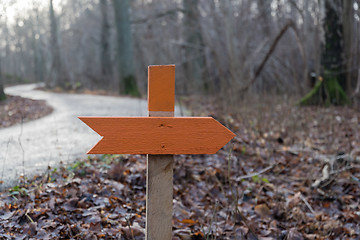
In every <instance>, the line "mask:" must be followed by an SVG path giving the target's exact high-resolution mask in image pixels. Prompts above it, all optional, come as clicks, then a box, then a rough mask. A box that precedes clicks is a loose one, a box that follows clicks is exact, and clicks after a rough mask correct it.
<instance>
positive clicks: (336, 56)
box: [299, 1, 348, 105]
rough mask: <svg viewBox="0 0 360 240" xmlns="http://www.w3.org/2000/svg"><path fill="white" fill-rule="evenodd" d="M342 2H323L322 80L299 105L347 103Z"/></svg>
mask: <svg viewBox="0 0 360 240" xmlns="http://www.w3.org/2000/svg"><path fill="white" fill-rule="evenodd" d="M341 9H342V1H332V2H331V3H330V2H329V1H325V19H324V31H325V44H324V47H323V51H322V72H323V74H322V76H323V78H322V79H321V80H320V81H319V82H318V83H317V84H316V85H315V87H314V88H313V89H312V90H311V91H310V92H309V93H308V94H307V95H306V96H305V97H304V98H303V99H301V100H300V102H299V104H300V105H312V104H315V105H319V104H325V105H330V104H335V105H343V104H346V103H348V98H347V95H346V93H345V91H344V89H345V90H346V88H347V87H348V86H347V85H346V78H345V71H344V70H345V69H344V65H343V60H344V59H343V55H344V46H343V42H344V41H343V28H342V23H341V20H340V19H341V17H340V13H341Z"/></svg>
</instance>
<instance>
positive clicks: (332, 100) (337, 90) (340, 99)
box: [325, 76, 349, 105]
mask: <svg viewBox="0 0 360 240" xmlns="http://www.w3.org/2000/svg"><path fill="white" fill-rule="evenodd" d="M325 91H326V95H327V98H326V105H330V104H334V105H345V104H348V103H349V100H348V98H347V96H346V93H345V91H344V90H343V89H342V87H341V86H340V84H339V82H338V80H337V79H336V78H335V77H333V76H328V77H327V79H326V82H325Z"/></svg>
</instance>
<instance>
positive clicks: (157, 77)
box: [148, 65, 175, 112]
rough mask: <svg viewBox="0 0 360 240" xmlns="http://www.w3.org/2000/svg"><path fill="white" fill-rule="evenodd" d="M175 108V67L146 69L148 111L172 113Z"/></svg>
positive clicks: (166, 66) (163, 66) (164, 66)
mask: <svg viewBox="0 0 360 240" xmlns="http://www.w3.org/2000/svg"><path fill="white" fill-rule="evenodd" d="M174 106H175V65H161V66H149V67H148V110H149V111H154V112H161V111H162V112H173V111H174Z"/></svg>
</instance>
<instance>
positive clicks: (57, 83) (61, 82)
mask: <svg viewBox="0 0 360 240" xmlns="http://www.w3.org/2000/svg"><path fill="white" fill-rule="evenodd" d="M49 11H50V33H51V40H50V43H51V54H52V56H51V57H52V64H51V74H50V79H49V80H48V81H47V83H46V84H47V86H48V87H50V88H54V87H61V88H65V87H66V86H67V85H68V84H69V82H68V79H67V77H66V72H65V71H64V69H63V64H62V61H61V54H60V44H59V38H58V25H57V21H56V16H55V11H54V6H53V0H50V9H49Z"/></svg>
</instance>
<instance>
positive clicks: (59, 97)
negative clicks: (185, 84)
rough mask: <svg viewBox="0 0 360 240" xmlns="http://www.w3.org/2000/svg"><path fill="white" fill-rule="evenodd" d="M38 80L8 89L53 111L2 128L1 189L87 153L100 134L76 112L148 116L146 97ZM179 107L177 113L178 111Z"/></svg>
mask: <svg viewBox="0 0 360 240" xmlns="http://www.w3.org/2000/svg"><path fill="white" fill-rule="evenodd" d="M36 86H37V85H36V84H27V85H19V86H14V87H9V88H6V89H5V92H6V94H9V95H17V96H21V97H26V98H31V99H43V100H46V101H47V103H48V104H49V105H51V106H52V107H53V108H54V111H53V113H51V114H50V115H48V116H46V117H43V118H41V119H38V120H35V121H31V122H28V123H24V124H23V125H21V124H19V125H15V126H12V127H9V128H5V129H1V130H0V180H1V181H3V184H0V189H1V188H4V187H8V186H11V185H13V184H15V183H16V181H17V180H18V179H19V177H20V176H21V175H22V174H23V173H25V176H26V177H30V176H32V175H34V174H37V173H42V172H44V171H45V170H46V169H47V167H48V166H52V167H54V166H56V165H57V164H58V163H59V162H61V161H62V162H64V163H68V162H73V161H75V160H76V159H79V158H84V157H86V154H85V153H86V152H87V150H89V149H90V148H91V147H92V146H93V145H94V144H95V143H96V142H97V141H98V140H100V136H98V135H97V134H96V133H95V132H93V131H92V130H91V129H90V128H88V127H87V126H86V125H85V124H84V123H82V122H81V121H80V120H79V119H78V118H77V116H146V115H147V102H146V101H145V100H140V99H135V98H126V97H109V96H94V95H84V94H64V93H62V94H59V93H51V92H44V91H38V90H34V88H36ZM178 112H179V111H178V109H176V115H178V116H179V114H178Z"/></svg>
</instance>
